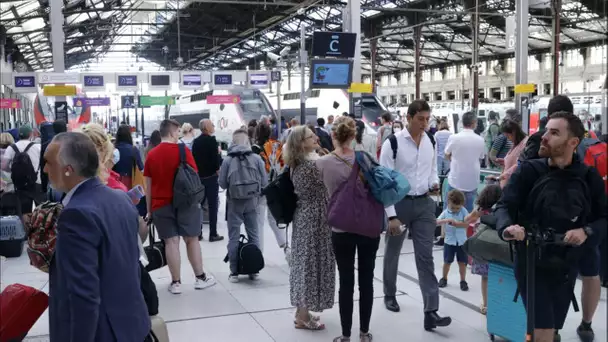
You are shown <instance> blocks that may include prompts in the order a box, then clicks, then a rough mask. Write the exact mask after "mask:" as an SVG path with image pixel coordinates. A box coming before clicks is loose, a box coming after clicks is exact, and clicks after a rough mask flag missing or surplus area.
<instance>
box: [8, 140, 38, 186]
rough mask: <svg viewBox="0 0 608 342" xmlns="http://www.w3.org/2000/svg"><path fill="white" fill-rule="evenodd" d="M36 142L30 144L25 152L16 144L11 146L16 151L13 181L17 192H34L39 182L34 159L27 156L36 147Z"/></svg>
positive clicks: (12, 173)
mask: <svg viewBox="0 0 608 342" xmlns="http://www.w3.org/2000/svg"><path fill="white" fill-rule="evenodd" d="M34 144H35V143H34V142H30V143H29V144H28V145H27V147H26V148H25V150H23V152H21V151H19V148H18V147H17V145H15V144H11V147H12V148H13V150H15V156H14V157H13V161H12V163H11V180H12V181H13V185H14V186H15V189H16V190H25V191H27V190H32V189H33V188H34V187H35V186H36V181H37V180H38V171H37V170H35V169H34V165H33V164H32V159H31V158H30V156H29V155H28V154H27V151H28V150H29V149H30V148H31V147H32V146H34Z"/></svg>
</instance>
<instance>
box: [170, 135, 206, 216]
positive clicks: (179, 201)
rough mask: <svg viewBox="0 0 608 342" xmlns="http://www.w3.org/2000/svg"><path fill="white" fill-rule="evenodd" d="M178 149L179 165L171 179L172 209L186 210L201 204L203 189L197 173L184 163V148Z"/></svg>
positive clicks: (182, 146)
mask: <svg viewBox="0 0 608 342" xmlns="http://www.w3.org/2000/svg"><path fill="white" fill-rule="evenodd" d="M177 146H178V147H179V159H180V163H179V166H178V167H177V172H176V173H175V178H174V179H173V203H172V204H173V208H174V209H182V208H183V209H186V208H190V207H192V206H193V205H197V204H199V203H201V201H202V200H203V198H204V197H205V187H204V186H203V185H202V184H201V179H200V178H199V176H198V173H197V172H196V171H195V170H194V169H193V168H192V167H191V166H190V165H189V164H188V162H187V161H186V146H185V145H184V144H177Z"/></svg>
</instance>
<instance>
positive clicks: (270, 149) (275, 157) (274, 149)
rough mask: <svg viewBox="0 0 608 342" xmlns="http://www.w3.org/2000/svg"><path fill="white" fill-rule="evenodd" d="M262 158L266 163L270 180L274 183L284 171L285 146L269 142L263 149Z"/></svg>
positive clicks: (276, 142) (274, 141)
mask: <svg viewBox="0 0 608 342" xmlns="http://www.w3.org/2000/svg"><path fill="white" fill-rule="evenodd" d="M260 157H262V160H263V161H264V166H265V168H266V172H267V173H268V180H269V181H271V182H272V181H273V180H274V179H275V178H276V177H277V176H278V175H279V174H280V173H281V172H282V171H283V167H284V164H283V146H282V144H281V143H280V142H279V141H276V140H272V141H271V140H269V141H267V142H266V143H264V146H262V148H261V152H260Z"/></svg>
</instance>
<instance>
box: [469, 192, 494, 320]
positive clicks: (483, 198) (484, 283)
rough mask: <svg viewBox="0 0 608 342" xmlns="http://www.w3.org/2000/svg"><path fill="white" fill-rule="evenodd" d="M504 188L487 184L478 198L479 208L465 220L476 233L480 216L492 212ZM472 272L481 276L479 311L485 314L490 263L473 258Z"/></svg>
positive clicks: (486, 310)
mask: <svg viewBox="0 0 608 342" xmlns="http://www.w3.org/2000/svg"><path fill="white" fill-rule="evenodd" d="M501 194H502V190H501V188H500V185H498V184H490V185H486V187H485V188H483V190H482V191H481V193H480V194H479V197H478V198H477V209H475V210H473V212H472V213H470V214H469V215H468V216H467V217H466V218H465V219H464V220H465V221H466V222H467V223H469V224H472V225H473V226H474V227H473V231H474V233H477V230H478V228H479V224H480V222H479V218H480V217H482V216H483V215H488V214H490V213H491V212H492V207H493V206H494V205H495V204H496V202H498V200H499V199H500V196H501ZM471 272H472V273H473V274H477V275H480V276H481V297H482V301H483V302H482V303H481V307H480V308H479V311H480V312H481V313H482V314H483V315H485V314H486V313H487V312H488V264H487V263H485V262H479V261H477V260H475V259H473V264H472V265H471Z"/></svg>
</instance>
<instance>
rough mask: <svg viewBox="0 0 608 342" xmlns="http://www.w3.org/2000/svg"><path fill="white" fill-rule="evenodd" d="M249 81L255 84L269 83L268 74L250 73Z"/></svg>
mask: <svg viewBox="0 0 608 342" xmlns="http://www.w3.org/2000/svg"><path fill="white" fill-rule="evenodd" d="M249 83H250V84H251V85H254V86H266V85H268V74H249Z"/></svg>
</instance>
